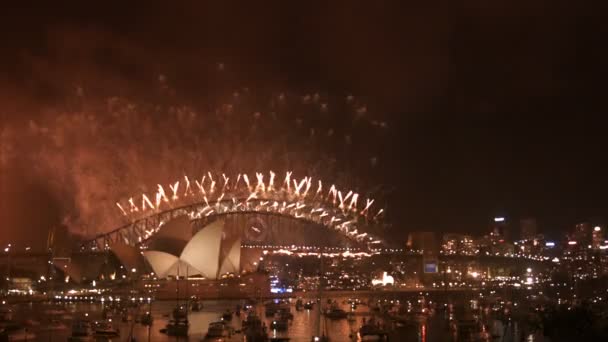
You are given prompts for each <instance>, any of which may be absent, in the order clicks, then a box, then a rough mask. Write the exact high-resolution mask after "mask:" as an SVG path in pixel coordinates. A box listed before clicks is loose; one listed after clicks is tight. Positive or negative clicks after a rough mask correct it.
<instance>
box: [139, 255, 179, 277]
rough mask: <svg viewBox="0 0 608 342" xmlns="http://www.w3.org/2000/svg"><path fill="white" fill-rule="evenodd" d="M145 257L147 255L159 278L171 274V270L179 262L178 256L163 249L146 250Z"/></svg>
mask: <svg viewBox="0 0 608 342" xmlns="http://www.w3.org/2000/svg"><path fill="white" fill-rule="evenodd" d="M144 257H146V260H148V262H149V263H150V266H151V267H152V270H153V271H154V273H155V274H156V276H157V277H159V278H166V277H167V275H169V271H170V270H171V269H172V268H175V267H176V266H177V264H178V263H179V258H178V257H176V256H175V255H172V254H169V253H166V252H161V251H145V252H144Z"/></svg>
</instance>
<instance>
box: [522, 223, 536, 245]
mask: <svg viewBox="0 0 608 342" xmlns="http://www.w3.org/2000/svg"><path fill="white" fill-rule="evenodd" d="M520 230H521V231H520V239H521V240H527V241H531V240H534V239H535V238H536V235H537V234H538V230H537V226H536V219H534V218H525V219H522V220H521V221H520Z"/></svg>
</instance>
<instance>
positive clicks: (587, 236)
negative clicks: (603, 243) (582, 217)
mask: <svg viewBox="0 0 608 342" xmlns="http://www.w3.org/2000/svg"><path fill="white" fill-rule="evenodd" d="M591 231H592V228H591V224H590V223H589V222H582V223H579V224H577V225H576V226H575V227H574V232H573V233H572V235H571V239H570V240H571V241H576V244H577V245H578V246H584V247H586V246H587V245H590V244H591V235H592V234H591Z"/></svg>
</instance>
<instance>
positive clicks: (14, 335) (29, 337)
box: [0, 324, 36, 341]
mask: <svg viewBox="0 0 608 342" xmlns="http://www.w3.org/2000/svg"><path fill="white" fill-rule="evenodd" d="M2 338H3V339H4V341H34V340H36V334H34V333H33V332H31V331H29V330H28V329H27V328H24V327H22V326H20V325H18V324H9V325H6V326H5V327H3V328H2V329H1V330H0V339H2Z"/></svg>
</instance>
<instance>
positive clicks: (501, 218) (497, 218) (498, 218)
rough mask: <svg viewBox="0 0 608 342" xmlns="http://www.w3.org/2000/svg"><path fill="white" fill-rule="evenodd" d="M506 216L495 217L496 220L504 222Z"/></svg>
mask: <svg viewBox="0 0 608 342" xmlns="http://www.w3.org/2000/svg"><path fill="white" fill-rule="evenodd" d="M504 221H505V218H504V217H495V218H494V222H504Z"/></svg>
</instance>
